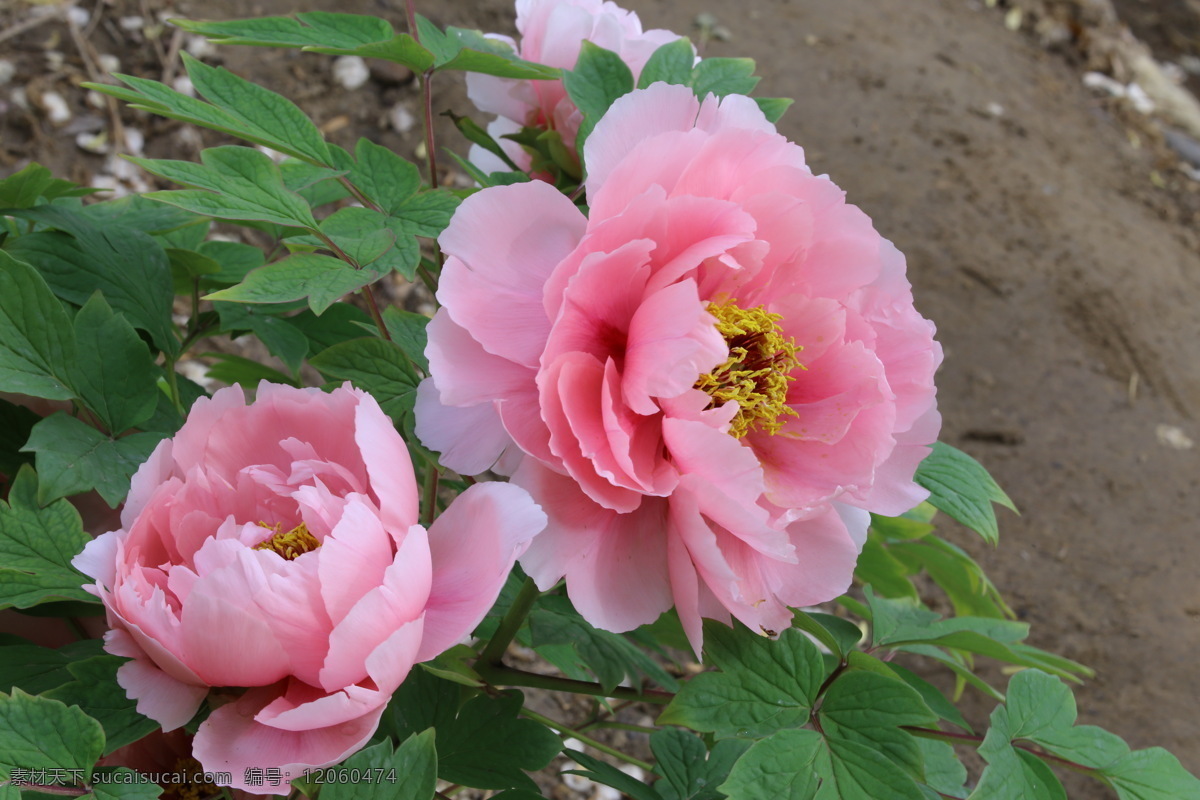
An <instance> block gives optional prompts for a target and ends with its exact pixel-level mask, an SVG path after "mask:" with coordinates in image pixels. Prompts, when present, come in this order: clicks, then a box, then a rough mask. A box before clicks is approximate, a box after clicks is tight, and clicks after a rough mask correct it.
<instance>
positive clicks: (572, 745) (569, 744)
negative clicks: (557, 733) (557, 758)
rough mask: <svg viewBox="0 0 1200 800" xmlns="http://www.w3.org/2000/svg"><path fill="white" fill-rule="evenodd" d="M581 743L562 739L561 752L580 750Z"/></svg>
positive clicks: (581, 747) (575, 740) (576, 740)
mask: <svg viewBox="0 0 1200 800" xmlns="http://www.w3.org/2000/svg"><path fill="white" fill-rule="evenodd" d="M582 749H583V742H581V741H579V740H578V739H563V750H582Z"/></svg>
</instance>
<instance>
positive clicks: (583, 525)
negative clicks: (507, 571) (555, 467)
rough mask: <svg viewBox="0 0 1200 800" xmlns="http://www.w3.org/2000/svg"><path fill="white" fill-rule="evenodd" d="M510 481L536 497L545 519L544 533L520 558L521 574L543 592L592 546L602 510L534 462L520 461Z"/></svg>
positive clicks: (575, 486) (571, 483)
mask: <svg viewBox="0 0 1200 800" xmlns="http://www.w3.org/2000/svg"><path fill="white" fill-rule="evenodd" d="M512 482H513V483H514V484H516V485H517V486H520V487H521V488H523V489H526V490H527V491H528V492H529V494H530V495H531V496H533V497H536V498H537V502H538V504H539V505H540V506H541V508H542V510H543V511H545V512H546V516H547V518H548V519H547V526H546V530H545V531H544V532H543V533H541V534H540V535H538V536H535V537H534V538H533V542H531V543H530V545H529V548H528V549H527V550H526V551H525V553H524V554H523V555H522V556H521V558H520V561H521V567H522V568H523V569H524V570H525V574H526V575H528V576H529V577H531V578H533V580H534V581H535V582H536V583H537V586H538V588H539V589H541V590H542V591H543V592H545V591H548V590H549V589H551V588H552V587H553V586H554V584H556V583H558V581H559V580H561V579H562V576H563V575H565V574H566V573H567V568H568V566H569V565H570V563H571V561H572V560H573V559H575V558H577V557H578V556H579V554H580V553H582V552H585V551H587V550H589V549H591V548H592V547H593V545H594V544H595V541H596V539H597V538H599V537H600V535H601V524H600V520H602V519H603V518H604V517H605V514H604V512H605V511H606V509H604V508H602V507H600V506H598V505H596V504H595V503H593V502H591V501H590V500H588V498H587V495H585V494H583V492H581V491H580V490H579V484H577V483H576V482H575V481H573V480H571V479H570V478H567V477H565V476H563V475H560V474H558V473H557V472H554V471H552V470H550V469H548V468H547V467H546V465H545V464H543V463H542V462H540V461H537V460H536V459H532V458H526V459H525V460H523V461H522V462H521V465H520V466H519V467H518V468H517V470H516V471H515V472H514V473H513V476H512Z"/></svg>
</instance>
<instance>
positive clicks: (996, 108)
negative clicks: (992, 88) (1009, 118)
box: [983, 102, 1004, 117]
mask: <svg viewBox="0 0 1200 800" xmlns="http://www.w3.org/2000/svg"><path fill="white" fill-rule="evenodd" d="M983 110H984V111H986V112H987V113H989V114H991V115H992V116H993V117H1003V116H1004V106H1002V105H1000V104H999V103H994V102H993V103H988V104H987V105H986V106H984V107H983Z"/></svg>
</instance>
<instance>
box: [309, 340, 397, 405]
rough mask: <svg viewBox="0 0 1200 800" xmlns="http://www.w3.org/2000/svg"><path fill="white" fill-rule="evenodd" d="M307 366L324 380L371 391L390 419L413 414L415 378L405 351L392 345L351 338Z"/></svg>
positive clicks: (314, 359)
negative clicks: (310, 366)
mask: <svg viewBox="0 0 1200 800" xmlns="http://www.w3.org/2000/svg"><path fill="white" fill-rule="evenodd" d="M309 363H310V364H312V366H313V367H315V368H316V369H317V370H318V371H319V372H320V373H321V374H322V375H324V376H325V378H326V379H327V380H331V381H350V382H352V383H353V384H354V385H355V386H357V387H358V388H360V389H363V390H364V391H367V392H370V394H371V396H373V397H374V398H375V399H376V400H377V401H379V405H380V407H381V408H383V411H384V413H386V414H387V415H388V416H389V417H392V419H398V418H400V417H401V416H403V415H404V414H406V413H409V412H411V411H412V408H413V403H414V402H415V400H416V394H415V393H416V390H417V376H416V373H414V372H413V368H412V365H411V364H409V363H408V359H407V358H406V357H405V355H404V352H403V351H402V350H400V348H399V347H397V346H396V345H395V344H393V343H392V342H389V341H387V340H385V339H377V338H371V337H367V338H362V339H352V340H350V341H348V342H342V343H341V344H335V345H334V346H333V347H330V348H327V349H325V350H323V351H321V353H320V354H319V355H316V356H313V357H312V358H311V359H309Z"/></svg>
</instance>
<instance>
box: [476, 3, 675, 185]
mask: <svg viewBox="0 0 1200 800" xmlns="http://www.w3.org/2000/svg"><path fill="white" fill-rule="evenodd" d="M517 30H518V31H519V32H520V33H521V41H520V43H517V42H516V41H514V40H513V39H511V38H509V37H507V36H501V35H498V34H492V36H493V37H494V38H496V39H499V40H501V41H503V42H506V43H507V44H509V45H511V46H512V48H513V49H514V50H515V51H516V53H517V55H519V56H520V57H521V58H523V59H525V60H526V61H532V62H534V63H537V64H544V65H546V66H548V67H558V68H560V69H571V68H572V67H574V66H575V62H576V60H578V58H579V51H580V49H581V48H582V47H583V43H584V41H585V40H586V41H589V42H591V43H592V44H594V45H596V46H598V47H603V48H604V49H606V50H611V51H613V52H614V53H616V54H617V55H619V56H620V57H621V60H622V61H624V62H625V63H626V65H628V67H629V69H630V70H631V71H632V72H633V76H634V79H635V80H636V79H637V77H638V76H639V75H640V74H641V72H642V68H643V67H645V66H646V62H647V61H649V60H650V56H651V55H653V54H654V51H655V50H657V49H658V48H659V47H661V46H662V45H664V44H667V43H669V42H673V41H675V40H676V39H678V38H680V37H679V35H678V34H676V33H672V32H671V31H665V30H649V31H644V30H642V22H641V20H639V19H638V15H637V14H635V13H634V12H632V11H627V10H625V9H623V8H621V7H620V6H618V5H617V4H616V3H613V2H608V0H517ZM467 95H468V96H469V97H470V98H471V102H473V103H474V104H475V105H476V106H477V107H478V108H479V110H480V111H486V112H488V113H491V114H496V115H497V119H495V120H493V121H492V122H491V124H489V125H488V132H489V133H490V134H492V136H494V137H496V138H497V141H499V142H500V144H501V146H502V147H503V148H504V150H505V152H506V153H508V154H509V156H510V157H511V158H512V159H513V160H514V162H515V163H516V164H517V165H518V166H521V167H523V168H528V167H529V165H530V157H529V155H528V154H526V153H525V152H523V151H522V149H521V147H520V145H518V144H516V143H515V142H512V141H509V140H507V139H500V138H499V137H501V136H503V135H504V134H507V133H516V132H517V131H519V130H521V128H522V127H523V126H529V127H531V128H539V129H541V130H550V131H557V132H558V133H559V135H561V136H562V140H563V144H564V145H565V146H566V149H567V150H569V151H571V152H574V150H575V135H576V134H577V133H578V132H579V125H580V123H581V122H582V121H583V117H582V115H581V114H580V112H579V109H578V108H576V106H575V104H574V103H573V102H571V98H570V97H568V96H567V90H566V89H565V88H563V83H562V81H561V80H555V81H527V80H513V79H511V78H497V77H494V76H492V75H483V74H480V73H475V72H471V73H468V74H467ZM471 161H473V162H474V163H475V164H477V165H478V166H479V167H480V168H482V169H484V170H485V171H496V170H506V169H508V167H507V166H505V164H504V162H502V161H501V160H500V159H499V158H497V157H496V156H495V155H492V154H491V153H489V152H488V151H486V150H484V149H483V148H481V147H479V146H478V145H476V146H475V147H472V148H471Z"/></svg>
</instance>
